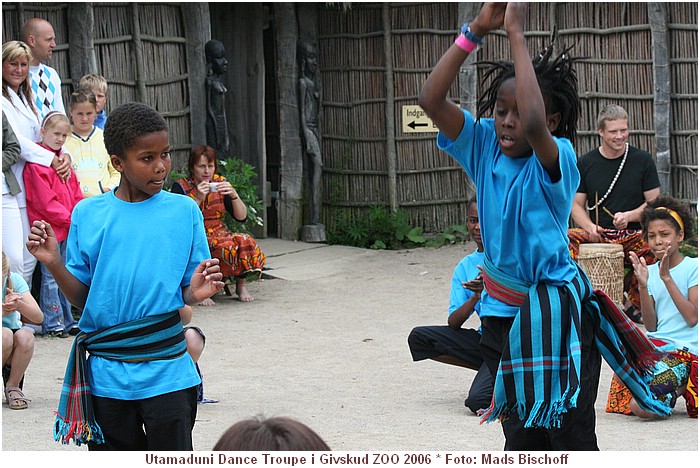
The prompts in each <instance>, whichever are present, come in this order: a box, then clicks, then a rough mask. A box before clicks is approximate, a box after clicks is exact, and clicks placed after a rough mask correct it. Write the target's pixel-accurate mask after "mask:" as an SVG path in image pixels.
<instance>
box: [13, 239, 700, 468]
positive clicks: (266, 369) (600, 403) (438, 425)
mask: <svg viewBox="0 0 700 468" xmlns="http://www.w3.org/2000/svg"><path fill="white" fill-rule="evenodd" d="M259 243H260V245H261V248H262V250H263V252H264V253H265V254H266V256H267V257H268V264H267V267H268V268H267V269H266V270H265V272H264V279H263V280H262V281H257V282H254V283H251V284H250V285H249V290H250V292H251V293H252V294H253V295H254V297H255V301H253V302H251V303H241V302H239V301H237V300H235V298H232V297H227V296H225V295H223V294H220V295H217V296H215V297H214V300H215V301H216V305H215V306H212V307H197V308H195V314H194V315H195V318H194V320H193V325H197V326H199V327H201V328H202V329H203V330H204V332H205V333H206V335H207V342H206V348H205V351H204V354H203V355H202V358H201V359H200V365H201V368H202V372H203V374H204V394H205V397H207V398H212V399H217V400H219V402H218V403H214V404H204V405H200V406H199V408H198V415H197V422H196V424H195V428H194V433H193V438H194V443H195V448H196V449H197V450H209V449H210V448H211V447H212V446H213V445H214V443H215V442H216V440H217V439H218V438H219V436H220V435H221V434H222V433H223V432H224V431H225V429H226V428H227V427H228V426H230V425H231V424H233V423H234V422H236V421H239V420H241V419H244V418H249V417H251V416H255V415H262V416H291V417H294V418H296V419H299V420H300V421H302V422H304V423H306V424H308V425H309V426H310V427H312V428H313V429H314V430H316V431H317V432H318V433H319V434H320V435H321V436H322V437H323V438H324V439H325V440H326V442H327V443H328V444H329V446H330V447H331V448H332V449H334V450H349V451H414V450H429V451H475V452H477V451H499V450H501V449H502V447H503V435H502V433H501V429H500V426H499V425H498V423H490V424H482V425H480V424H479V420H478V418H477V417H476V416H474V415H472V414H471V413H470V412H469V411H468V410H467V409H466V408H465V407H464V404H463V402H464V398H465V397H466V394H467V391H468V388H469V386H470V384H471V381H472V379H473V377H474V374H475V373H474V372H473V371H470V370H466V369H461V368H456V367H452V366H448V365H444V364H440V363H436V362H433V361H423V362H417V363H414V362H413V361H412V360H411V356H410V353H409V350H408V346H407V343H406V338H407V336H408V333H409V332H410V330H411V328H413V327H414V326H417V325H438V324H444V323H446V316H447V306H448V302H449V301H448V298H449V290H450V279H451V276H452V271H453V269H454V267H455V265H456V264H457V263H458V262H459V260H460V259H461V258H462V257H463V256H464V255H466V254H468V253H470V252H472V251H473V250H474V248H475V246H474V244H472V243H469V244H464V245H450V246H445V247H441V248H439V249H411V250H401V251H373V250H367V249H358V248H353V247H345V246H328V245H326V244H308V243H303V242H290V241H282V240H279V239H261V240H259ZM467 326H470V327H476V326H478V320H477V319H475V318H470V320H469V321H468V322H467ZM70 345H71V340H69V339H59V338H44V337H39V338H37V343H36V350H35V355H34V359H33V360H32V363H31V365H30V368H29V370H28V372H27V383H26V385H25V389H26V392H27V396H28V397H29V398H31V399H32V402H31V404H30V407H29V408H28V409H26V410H23V411H12V410H10V409H9V408H8V407H7V405H6V404H3V408H2V449H3V450H4V451H16V450H23V451H54V452H76V451H84V450H86V449H85V448H84V447H75V446H74V445H69V446H63V445H61V444H59V443H57V442H54V441H53V439H52V437H51V427H52V423H53V418H54V416H53V411H54V410H55V409H56V406H57V403H58V396H59V393H60V387H61V381H62V378H63V373H64V370H65V361H66V356H67V353H68V350H69V348H70ZM611 377H612V373H611V371H610V368H609V367H608V366H607V365H606V364H605V363H604V364H603V370H602V372H601V380H600V388H599V393H598V399H597V406H596V407H597V434H598V443H599V446H600V448H601V450H603V451H604V452H610V451H616V452H617V451H623V452H625V453H626V455H625V457H626V460H628V461H630V462H633V461H637V460H641V461H645V462H650V461H658V462H662V461H665V460H667V459H671V460H676V458H674V457H672V455H675V454H676V453H678V454H681V452H669V451H680V450H683V451H686V452H683V453H687V451H695V452H697V449H698V425H697V419H690V418H688V417H687V415H686V414H685V408H684V404H683V401H682V400H680V401H679V403H678V405H677V407H676V409H675V411H674V414H673V415H672V416H671V417H670V418H669V419H666V420H656V421H645V420H641V419H638V418H634V417H628V416H622V415H614V414H607V413H605V411H604V405H605V400H606V397H607V390H608V386H609V382H610V379H611ZM7 456H8V453H4V454H3V457H4V458H5V459H7V458H6V457H7ZM596 460H598V459H596ZM600 460H601V461H610V459H609V458H600ZM640 465H641V466H646V464H640Z"/></svg>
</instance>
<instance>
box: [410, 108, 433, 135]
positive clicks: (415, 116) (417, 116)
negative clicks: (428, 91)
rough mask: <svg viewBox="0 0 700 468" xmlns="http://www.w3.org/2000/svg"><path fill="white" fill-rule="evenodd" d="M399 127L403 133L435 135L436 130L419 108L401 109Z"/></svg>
mask: <svg viewBox="0 0 700 468" xmlns="http://www.w3.org/2000/svg"><path fill="white" fill-rule="evenodd" d="M401 125H402V127H403V132H404V133H436V132H437V131H438V128H437V127H436V126H435V124H433V121H432V120H430V118H429V117H428V116H427V115H426V114H425V111H424V110H423V108H422V107H421V106H416V105H408V106H402V107H401Z"/></svg>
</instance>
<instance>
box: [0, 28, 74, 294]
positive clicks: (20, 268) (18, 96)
mask: <svg viewBox="0 0 700 468" xmlns="http://www.w3.org/2000/svg"><path fill="white" fill-rule="evenodd" d="M31 60H32V53H31V50H30V49H29V47H28V46H27V45H26V44H25V43H24V42H20V41H9V42H6V43H4V44H3V45H2V112H3V114H5V117H6V118H7V121H8V122H9V124H10V126H11V127H12V130H13V131H14V133H15V136H16V137H17V139H18V140H19V144H20V147H21V153H20V160H19V161H17V162H16V163H14V164H13V165H12V173H13V174H14V177H15V179H16V182H17V184H18V185H19V190H20V192H19V193H13V192H16V188H15V190H11V189H10V185H12V184H8V181H7V180H6V179H5V174H3V176H2V245H3V250H5V253H6V254H7V256H8V257H9V259H10V264H11V265H12V268H13V271H15V272H16V273H19V274H21V275H22V277H23V278H24V279H25V281H26V282H27V284H29V285H30V287H31V277H32V274H33V272H34V267H35V266H36V259H35V258H34V257H33V256H32V255H31V254H29V252H28V251H27V248H26V247H25V243H26V240H27V237H28V235H29V218H28V217H27V202H26V195H25V190H26V189H25V187H24V178H23V176H22V173H23V171H24V166H25V164H26V163H27V162H32V163H37V164H41V165H42V166H47V167H48V166H51V167H53V168H54V169H55V170H56V172H57V173H58V174H59V175H60V176H61V178H63V179H64V180H65V179H67V178H68V176H70V157H69V156H67V155H66V154H64V155H62V156H61V157H60V158H59V157H57V156H56V155H55V154H54V153H53V152H51V151H49V150H46V149H44V148H42V147H41V146H39V145H38V144H36V142H37V141H39V140H40V139H41V138H40V129H41V122H40V121H39V117H38V114H37V111H36V109H35V108H34V104H33V101H34V99H33V98H32V89H31V86H30V83H29V64H30V62H31ZM15 187H16V185H15ZM30 189H31V187H30Z"/></svg>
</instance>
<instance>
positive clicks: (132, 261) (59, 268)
mask: <svg viewBox="0 0 700 468" xmlns="http://www.w3.org/2000/svg"><path fill="white" fill-rule="evenodd" d="M104 139H105V146H106V148H107V151H108V152H109V154H110V155H111V162H112V164H113V166H114V168H115V169H116V170H117V171H119V172H120V174H121V181H120V183H119V186H118V187H117V188H116V189H115V190H113V191H110V192H106V193H103V194H100V195H97V196H94V197H90V198H87V199H84V200H82V201H81V202H80V203H78V204H77V205H76V206H75V209H74V210H73V215H72V218H71V226H70V231H69V234H68V239H67V243H68V245H67V255H66V263H65V265H64V263H63V261H62V260H61V256H60V254H59V252H58V250H57V243H56V237H55V234H54V232H53V229H52V228H51V226H50V225H49V224H48V223H46V222H44V221H35V222H34V224H33V226H32V229H31V235H30V236H29V241H28V243H27V247H28V249H29V251H30V252H31V253H32V254H33V255H34V256H35V257H37V259H38V260H39V261H41V262H43V263H44V264H45V265H46V266H47V268H48V269H49V270H50V271H51V273H52V274H53V276H54V278H55V279H56V282H57V283H58V285H59V287H60V288H61V290H62V291H63V292H64V294H65V295H66V297H67V298H68V300H69V301H70V302H71V303H72V304H73V305H75V306H76V307H78V308H79V309H82V310H83V312H82V316H81V318H80V322H79V326H80V329H81V330H82V333H81V334H79V335H78V336H77V337H76V341H75V344H74V350H73V352H72V354H71V357H70V359H69V362H68V366H67V367H68V369H67V371H66V378H65V381H64V387H63V393H62V396H61V402H60V404H59V409H58V419H57V422H56V430H55V433H54V436H55V438H56V439H57V440H58V439H59V438H60V439H62V440H63V441H64V442H65V443H68V441H70V439H71V438H73V439H74V440H75V442H76V443H77V444H80V443H88V447H89V449H90V450H192V428H193V426H194V421H195V416H196V413H197V404H196V398H197V397H196V386H197V384H199V383H200V378H199V376H198V374H197V371H196V369H195V365H194V362H193V361H192V359H191V357H190V356H189V354H187V352H186V345H185V337H184V334H183V327H182V322H181V320H180V315H179V313H178V309H179V308H181V307H183V305H185V304H189V305H194V304H198V303H199V302H201V301H202V300H204V299H206V298H208V297H210V296H212V295H213V294H215V293H216V292H218V291H219V290H221V289H222V288H223V286H224V284H223V282H222V281H221V278H222V275H221V273H220V272H219V265H218V260H216V259H211V258H209V248H208V245H207V239H206V234H205V231H204V223H203V218H202V214H201V211H200V210H199V207H198V206H197V204H196V203H194V202H193V201H192V200H190V199H188V198H186V197H180V196H179V195H177V194H171V193H170V192H167V191H163V190H162V188H163V184H164V182H165V179H166V177H167V176H168V173H169V172H170V167H171V159H170V143H169V141H168V127H167V124H166V122H165V120H164V119H163V117H162V116H161V115H160V114H158V113H157V112H156V111H155V110H153V109H151V108H150V107H148V106H146V105H144V104H140V103H129V104H124V105H122V106H120V107H118V108H117V109H115V110H114V112H113V113H112V114H111V116H110V119H109V120H108V121H107V124H106V126H105V132H104ZM86 351H87V352H89V356H90V357H89V360H88V365H87V366H81V365H80V364H81V362H82V361H83V360H84V359H85V352H86ZM85 367H86V368H87V374H86V375H85V372H83V369H84V368H85ZM76 374H78V377H77V378H74V375H76ZM83 385H85V386H88V388H89V390H90V392H91V394H92V397H91V398H84V396H83V395H84V392H82V388H81V386H83ZM81 396H83V397H82V398H81ZM78 405H79V406H80V407H81V409H82V411H83V414H84V415H85V418H86V420H82V421H81V420H78V421H75V420H74V419H73V418H72V416H73V415H74V413H75V410H74V408H75V407H76V406H78ZM93 415H94V419H95V420H92V419H91V417H92V416H93ZM76 427H77V429H76ZM85 427H89V430H87V429H82V428H85Z"/></svg>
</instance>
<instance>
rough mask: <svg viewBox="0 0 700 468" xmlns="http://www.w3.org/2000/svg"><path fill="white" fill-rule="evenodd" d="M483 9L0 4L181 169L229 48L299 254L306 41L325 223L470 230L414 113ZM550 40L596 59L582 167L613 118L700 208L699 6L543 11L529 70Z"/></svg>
mask: <svg viewBox="0 0 700 468" xmlns="http://www.w3.org/2000/svg"><path fill="white" fill-rule="evenodd" d="M479 5H480V4H479V3H398V4H394V3H391V4H390V3H374V4H373V3H357V4H353V3H325V4H324V3H296V4H295V3H219V2H215V3H18V2H4V3H3V5H2V12H3V15H2V16H3V41H6V40H8V39H13V38H16V37H17V31H18V29H19V27H20V25H21V24H22V23H23V21H24V20H26V19H28V18H30V17H33V16H40V17H43V18H46V19H48V20H49V21H51V23H52V24H53V25H54V28H55V30H56V34H57V42H58V44H59V45H58V47H57V49H56V51H55V53H54V58H53V59H52V63H51V65H52V66H54V67H55V68H56V69H57V70H58V71H59V73H60V74H61V76H62V78H63V87H64V95H67V94H69V93H70V92H71V91H72V88H73V86H74V85H75V84H76V83H77V81H78V80H79V78H80V77H81V76H82V75H83V74H85V73H100V74H102V75H104V76H105V77H106V78H107V81H108V83H109V86H110V94H109V101H108V110H109V108H110V107H113V106H116V105H118V104H120V103H122V102H126V101H129V100H140V101H143V102H146V103H148V104H150V105H152V106H154V107H155V108H157V109H158V110H159V111H160V112H161V113H163V115H164V116H165V117H166V119H167V120H168V122H169V124H170V126H171V138H172V142H173V144H174V148H175V164H176V166H178V167H182V165H183V164H184V161H185V160H186V155H187V152H188V149H189V148H190V147H191V146H192V145H193V144H199V143H202V142H204V139H205V136H204V135H205V129H204V120H205V119H204V118H203V115H204V112H205V97H204V73H205V67H204V60H205V59H204V51H203V49H204V43H205V42H206V41H207V40H209V39H210V38H216V39H219V40H220V41H222V42H223V43H224V45H225V47H226V50H227V55H228V60H229V63H230V69H229V72H228V74H227V76H224V79H225V80H227V82H226V84H227V88H228V92H229V95H230V96H229V98H228V100H227V103H228V112H227V115H228V123H229V130H230V134H231V141H232V155H233V156H237V157H239V158H241V159H243V160H244V161H246V162H249V163H251V164H253V165H254V166H255V167H256V169H257V171H258V175H259V187H260V194H261V196H262V197H263V199H264V200H265V201H266V204H267V213H266V214H265V216H264V219H265V232H263V233H260V234H261V235H268V234H269V235H272V236H279V237H282V238H285V239H297V238H298V233H299V228H300V226H301V225H302V224H303V223H304V222H305V220H306V217H307V214H306V213H305V212H304V211H305V204H304V203H303V199H304V196H305V190H304V180H305V178H304V161H303V151H302V148H301V140H300V137H299V115H298V105H297V77H298V70H297V60H296V44H297V41H298V40H300V39H303V40H308V41H312V42H314V43H315V44H316V45H317V48H318V63H319V68H320V80H321V88H322V90H323V91H322V109H323V111H322V112H323V114H322V116H323V117H322V123H321V134H322V154H323V163H324V174H323V181H322V193H323V195H322V197H323V198H322V202H323V204H322V209H321V219H322V222H324V223H325V224H326V226H327V229H328V230H333V229H335V228H336V223H337V222H338V220H343V219H349V218H352V217H357V216H363V215H364V214H366V211H367V209H368V208H369V207H370V206H372V205H384V206H387V207H390V208H391V209H394V210H397V209H400V210H404V211H407V212H408V213H409V216H410V222H411V223H412V224H413V225H415V226H422V227H423V228H424V230H425V231H426V232H434V233H435V232H441V231H442V230H444V229H445V228H446V227H448V226H451V225H453V224H463V223H464V217H465V213H466V200H467V198H468V196H469V194H470V189H469V181H468V180H467V179H466V176H465V175H464V173H463V172H462V170H461V169H460V168H459V167H457V165H456V164H455V163H453V162H452V161H451V160H450V159H449V158H447V157H445V156H444V155H442V154H439V152H438V151H437V149H436V147H435V144H434V137H435V133H434V131H433V129H431V128H428V127H420V126H416V122H415V121H414V122H413V126H412V127H411V126H410V125H409V124H410V123H411V122H410V119H411V117H415V112H414V113H413V114H411V112H412V111H414V110H415V105H416V104H417V96H418V92H419V90H420V87H421V85H422V83H423V82H424V80H425V78H426V77H427V75H428V73H429V72H430V70H431V68H432V67H433V66H434V64H435V63H436V62H437V60H438V59H439V57H440V56H441V54H442V53H443V52H444V50H445V49H446V48H447V47H448V46H449V45H450V44H451V42H452V41H453V39H454V36H455V34H456V31H457V29H458V25H461V24H462V23H463V22H464V21H467V20H468V19H471V18H472V17H473V15H474V14H475V12H476V11H477V9H478V8H479ZM554 26H556V27H557V28H558V30H559V35H560V40H561V42H562V44H574V45H575V48H574V51H573V53H574V54H575V55H578V56H581V57H585V58H584V59H583V60H582V61H581V63H580V65H579V69H578V70H579V87H580V97H581V100H582V102H583V115H582V116H581V120H580V124H579V129H580V131H579V135H578V138H577V141H576V142H575V145H576V148H577V150H578V151H579V152H580V153H583V152H585V151H588V150H589V149H591V148H593V147H594V146H595V145H597V143H598V139H597V138H598V137H597V134H596V132H595V116H596V114H597V112H598V110H599V109H600V107H601V106H602V105H604V104H606V103H609V102H616V103H619V104H621V105H622V106H624V107H626V108H627V110H628V111H629V113H630V117H631V122H630V128H631V130H632V132H631V138H630V141H631V143H632V144H634V145H635V146H639V147H641V148H645V149H647V150H649V151H650V152H651V153H652V154H653V155H654V156H655V158H656V162H657V166H658V169H659V173H660V176H661V178H662V190H663V191H664V192H667V193H669V194H671V195H673V196H676V197H679V198H682V199H685V200H688V201H689V202H691V203H692V204H693V205H695V204H696V203H697V199H698V180H697V150H698V141H697V140H698V138H697V137H698V118H697V117H698V116H697V111H698V95H697V86H698V74H697V68H698V47H697V46H698V5H697V3H675V2H674V3H634V2H630V3H612V2H607V3H606V2H603V3H600V2H596V3H533V4H532V5H531V9H530V12H529V23H528V29H529V31H528V33H527V35H528V37H530V38H531V39H532V40H531V41H530V44H531V48H532V51H533V53H534V51H535V50H536V49H539V48H541V47H542V46H543V44H544V43H545V42H546V41H547V40H548V38H549V36H550V34H551V30H552V28H553V27H554ZM478 58H479V59H484V60H490V59H503V58H509V52H508V47H507V41H506V38H505V36H504V35H503V34H502V33H493V34H490V35H489V36H488V38H487V41H486V44H485V45H484V47H483V48H482V49H480V52H479V53H478ZM481 72H482V69H481V68H480V67H479V66H474V65H469V66H465V67H464V69H463V73H462V77H461V81H460V83H459V86H457V85H455V87H454V88H453V91H452V96H453V97H454V99H455V101H459V102H461V103H462V105H464V106H467V107H468V106H471V105H473V103H474V99H475V96H476V94H477V93H478V90H479V82H480V77H481ZM407 125H409V126H408V127H407ZM419 125H420V124H419ZM424 130H425V131H424Z"/></svg>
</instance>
